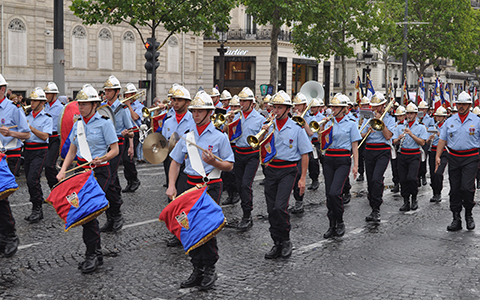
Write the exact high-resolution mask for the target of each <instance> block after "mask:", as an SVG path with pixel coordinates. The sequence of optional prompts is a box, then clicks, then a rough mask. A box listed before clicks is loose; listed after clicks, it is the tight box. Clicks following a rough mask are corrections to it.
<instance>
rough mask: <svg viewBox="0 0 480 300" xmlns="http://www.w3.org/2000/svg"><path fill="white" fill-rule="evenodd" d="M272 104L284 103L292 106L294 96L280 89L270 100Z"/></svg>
mask: <svg viewBox="0 0 480 300" xmlns="http://www.w3.org/2000/svg"><path fill="white" fill-rule="evenodd" d="M270 103H271V104H274V105H275V104H282V105H287V106H292V98H290V96H289V95H288V94H287V93H285V92H284V91H280V92H278V93H276V94H275V95H273V97H272V99H271V100H270Z"/></svg>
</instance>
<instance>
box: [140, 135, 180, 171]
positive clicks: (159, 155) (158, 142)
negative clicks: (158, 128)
mask: <svg viewBox="0 0 480 300" xmlns="http://www.w3.org/2000/svg"><path fill="white" fill-rule="evenodd" d="M178 140H179V136H178V133H176V132H174V133H173V134H172V136H171V137H170V140H169V141H168V142H167V139H166V138H165V137H164V136H163V135H162V134H161V133H159V132H155V133H151V134H149V135H148V136H147V137H146V138H145V141H144V142H143V156H145V159H146V160H147V161H148V162H149V163H151V164H154V165H156V164H160V163H162V162H163V161H164V160H165V159H166V158H167V156H168V154H169V153H170V152H171V151H172V150H173V148H175V145H176V144H177V142H178Z"/></svg>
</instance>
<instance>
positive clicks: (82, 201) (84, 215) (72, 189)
mask: <svg viewBox="0 0 480 300" xmlns="http://www.w3.org/2000/svg"><path fill="white" fill-rule="evenodd" d="M45 201H46V202H48V203H50V204H52V205H53V207H54V208H55V211H56V212H57V214H58V216H59V217H60V218H61V219H62V220H63V222H65V232H67V231H68V230H70V228H73V227H75V226H79V225H82V224H85V223H87V222H89V221H91V220H93V219H95V218H96V217H97V216H99V215H100V214H101V213H102V212H103V211H104V210H106V209H107V208H108V200H107V198H106V197H105V192H104V191H103V190H102V188H101V187H100V185H99V184H98V182H97V180H96V179H95V177H94V175H93V171H91V170H88V171H85V172H82V173H78V174H76V175H73V176H70V177H68V178H67V179H65V180H62V181H60V182H59V183H58V184H56V185H55V186H54V187H53V189H52V192H51V193H50V195H49V196H48V198H47V200H45Z"/></svg>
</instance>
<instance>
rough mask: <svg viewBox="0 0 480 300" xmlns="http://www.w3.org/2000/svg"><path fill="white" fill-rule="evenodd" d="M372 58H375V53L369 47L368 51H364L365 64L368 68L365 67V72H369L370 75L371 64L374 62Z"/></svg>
mask: <svg viewBox="0 0 480 300" xmlns="http://www.w3.org/2000/svg"><path fill="white" fill-rule="evenodd" d="M372 58H373V53H372V52H370V49H368V51H367V52H365V53H363V59H364V60H365V65H366V66H367V68H366V69H365V72H366V73H367V75H368V76H370V71H371V69H370V65H371V64H372Z"/></svg>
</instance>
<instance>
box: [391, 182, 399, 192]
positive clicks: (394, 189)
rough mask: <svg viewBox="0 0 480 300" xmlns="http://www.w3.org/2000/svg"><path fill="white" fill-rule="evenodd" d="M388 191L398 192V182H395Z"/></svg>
mask: <svg viewBox="0 0 480 300" xmlns="http://www.w3.org/2000/svg"><path fill="white" fill-rule="evenodd" d="M390 192H392V193H398V192H400V185H399V184H398V183H396V184H395V185H394V186H393V188H392V189H391V190H390Z"/></svg>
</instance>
